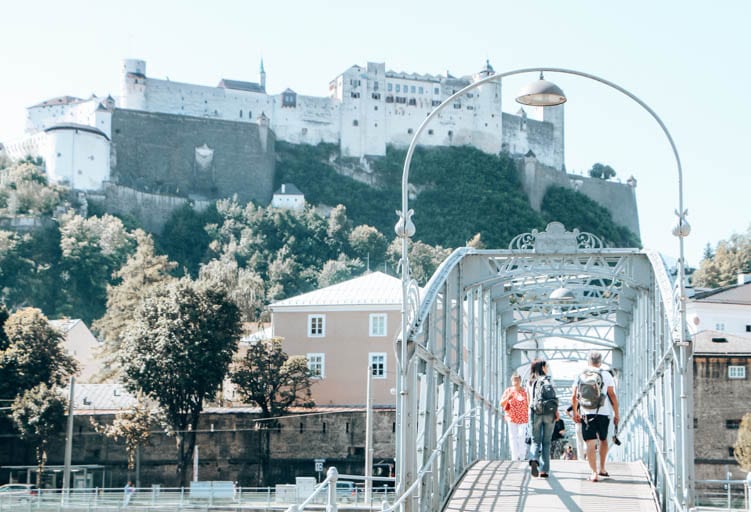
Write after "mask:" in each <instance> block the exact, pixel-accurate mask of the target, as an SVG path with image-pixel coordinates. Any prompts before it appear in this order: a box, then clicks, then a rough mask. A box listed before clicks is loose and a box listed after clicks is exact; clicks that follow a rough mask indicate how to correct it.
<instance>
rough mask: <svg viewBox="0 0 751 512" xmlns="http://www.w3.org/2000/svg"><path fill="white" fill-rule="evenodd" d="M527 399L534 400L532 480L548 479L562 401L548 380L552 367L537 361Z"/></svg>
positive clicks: (530, 465) (530, 423)
mask: <svg viewBox="0 0 751 512" xmlns="http://www.w3.org/2000/svg"><path fill="white" fill-rule="evenodd" d="M527 396H529V397H530V399H529V400H530V406H529V427H530V437H531V441H532V442H531V444H530V447H529V467H530V471H531V473H532V476H534V477H537V476H538V475H539V476H540V477H542V478H547V477H548V476H549V475H550V442H551V438H552V436H553V427H554V426H555V422H556V420H558V419H559V418H560V416H559V414H558V398H557V397H556V395H555V387H554V386H553V381H552V380H551V378H550V376H548V363H547V361H545V360H543V359H535V360H534V361H532V364H531V365H530V376H529V380H528V382H527Z"/></svg>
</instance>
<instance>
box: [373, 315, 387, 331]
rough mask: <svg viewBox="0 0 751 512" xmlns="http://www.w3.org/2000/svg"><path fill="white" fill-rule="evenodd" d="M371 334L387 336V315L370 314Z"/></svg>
mask: <svg viewBox="0 0 751 512" xmlns="http://www.w3.org/2000/svg"><path fill="white" fill-rule="evenodd" d="M369 332H370V336H386V315H385V314H382V313H378V314H376V313H374V314H372V315H370V330H369Z"/></svg>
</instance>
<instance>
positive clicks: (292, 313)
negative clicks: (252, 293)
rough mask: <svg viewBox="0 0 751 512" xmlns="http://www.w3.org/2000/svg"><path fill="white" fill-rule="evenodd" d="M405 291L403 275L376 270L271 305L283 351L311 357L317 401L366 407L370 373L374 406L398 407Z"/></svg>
mask: <svg viewBox="0 0 751 512" xmlns="http://www.w3.org/2000/svg"><path fill="white" fill-rule="evenodd" d="M401 293H402V289H401V281H400V280H399V279H397V278H395V277H392V276H389V275H386V274H384V273H382V272H372V273H369V274H365V275H363V276H360V277H357V278H354V279H351V280H349V281H346V282H343V283H339V284H335V285H332V286H329V287H326V288H322V289H320V290H317V291H314V292H310V293H305V294H302V295H298V296H296V297H291V298H289V299H285V300H282V301H279V302H276V303H274V304H271V305H270V306H269V309H270V310H271V328H272V334H273V336H274V337H281V338H283V347H284V351H285V352H287V354H289V355H303V356H306V357H307V358H308V366H309V368H310V369H311V372H312V373H313V375H314V385H313V388H312V391H313V399H314V400H315V402H316V405H318V406H319V407H325V406H328V405H349V406H362V405H364V404H365V402H366V389H367V380H368V372H370V373H371V377H372V381H371V382H372V384H371V392H372V396H373V404H374V405H376V406H391V407H393V406H394V405H395V403H396V397H395V396H394V395H393V394H392V392H391V390H392V389H393V388H394V387H395V386H396V361H395V358H394V338H395V336H396V334H397V332H398V330H399V329H400V325H401V324H400V318H401V316H400V312H401V306H400V304H401Z"/></svg>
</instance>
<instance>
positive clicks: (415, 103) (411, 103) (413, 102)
mask: <svg viewBox="0 0 751 512" xmlns="http://www.w3.org/2000/svg"><path fill="white" fill-rule="evenodd" d="M409 104H410V105H412V106H414V105H417V100H416V99H415V98H410V99H409Z"/></svg>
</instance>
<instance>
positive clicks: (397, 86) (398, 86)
mask: <svg viewBox="0 0 751 512" xmlns="http://www.w3.org/2000/svg"><path fill="white" fill-rule="evenodd" d="M401 90H402V86H401V85H399V84H396V92H401Z"/></svg>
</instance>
